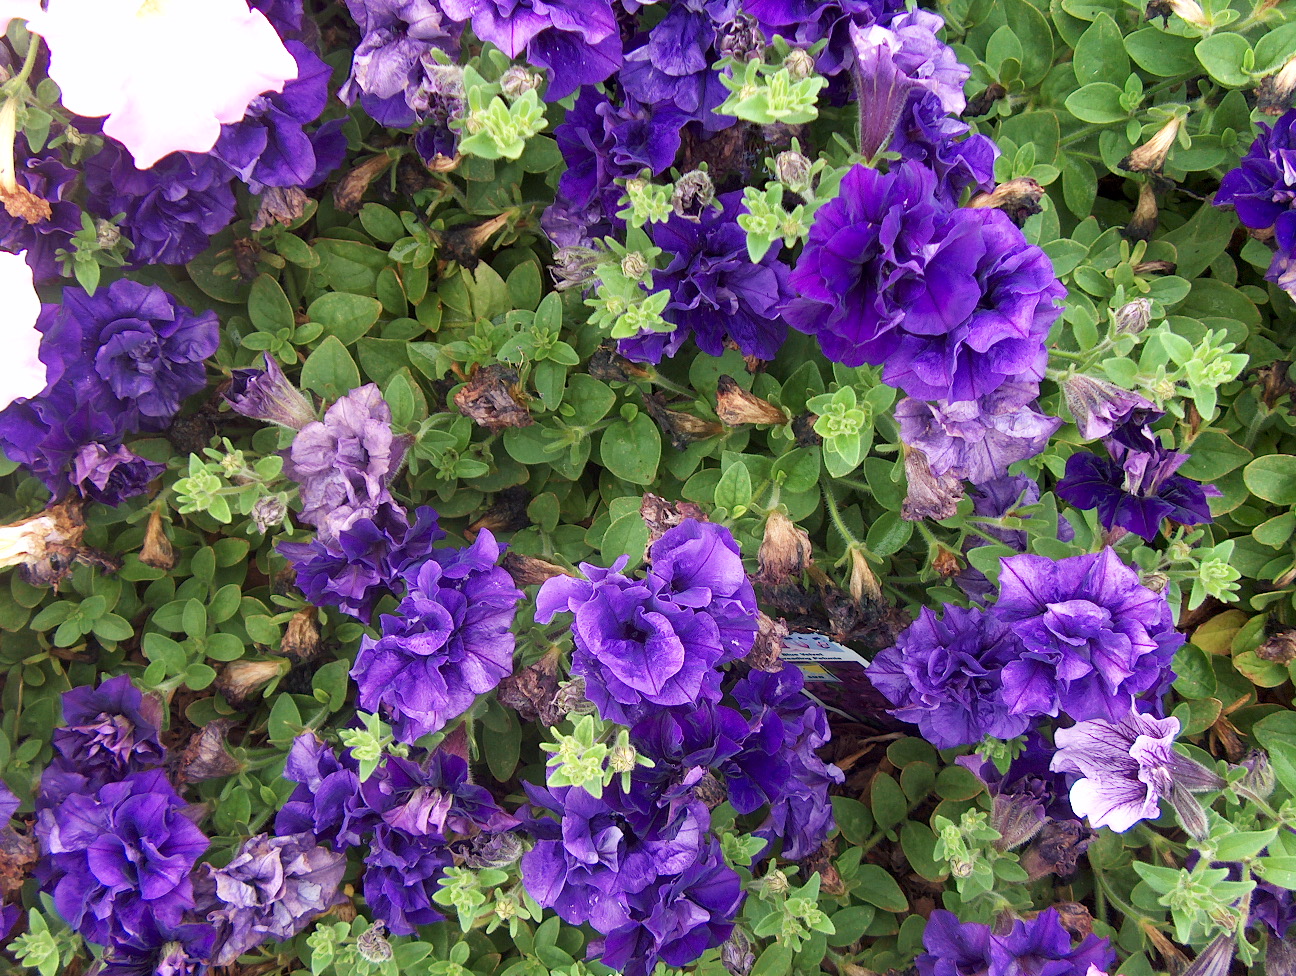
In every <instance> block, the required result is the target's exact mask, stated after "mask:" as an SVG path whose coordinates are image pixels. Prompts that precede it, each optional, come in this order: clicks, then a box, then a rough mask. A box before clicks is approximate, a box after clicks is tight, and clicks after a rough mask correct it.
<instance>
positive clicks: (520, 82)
mask: <svg viewBox="0 0 1296 976" xmlns="http://www.w3.org/2000/svg"><path fill="white" fill-rule="evenodd" d="M461 77H462V76H461ZM462 84H463V82H462V80H461V81H460V85H461V86H462ZM539 87H540V76H539V75H538V74H536V73H535V72H534V71H528V70H527V69H526V68H524V67H522V66H521V65H520V64H515V65H513V66H512V67H511V68H509V69H508V70H507V71H505V72H504V74H503V75H502V76H501V77H500V89H501V90H502V91H503V92H504V94H505V96H506V97H508V98H521V97H522V96H523V95H525V94H526V93H527V92H529V91H535V90H536V89H537V88H539Z"/></svg>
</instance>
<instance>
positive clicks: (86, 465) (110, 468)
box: [71, 444, 166, 507]
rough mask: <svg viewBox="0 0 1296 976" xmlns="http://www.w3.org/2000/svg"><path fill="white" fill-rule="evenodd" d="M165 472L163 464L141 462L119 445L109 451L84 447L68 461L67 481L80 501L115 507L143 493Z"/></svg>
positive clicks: (139, 458) (98, 445) (93, 445)
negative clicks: (68, 473) (69, 470)
mask: <svg viewBox="0 0 1296 976" xmlns="http://www.w3.org/2000/svg"><path fill="white" fill-rule="evenodd" d="M165 470H166V465H165V464H159V463H158V462H156V461H150V460H148V459H147V458H142V457H140V456H139V455H138V454H136V453H134V452H133V451H130V450H128V449H127V448H125V447H123V446H122V445H120V444H119V445H118V446H117V449H116V450H113V451H110V450H108V449H107V448H106V447H104V446H103V445H102V444H87V445H85V446H84V447H83V448H81V450H79V451H77V453H76V457H75V458H73V460H72V475H71V481H72V484H73V486H74V487H75V488H76V489H77V491H79V492H80V493H81V497H83V498H89V499H91V500H92V501H96V502H99V504H101V505H112V506H114V507H116V506H117V505H120V504H121V503H122V502H123V501H125V500H126V499H127V498H134V497H135V496H136V495H142V494H144V493H145V492H147V491H148V486H149V482H151V481H152V480H153V479H154V478H156V477H157V476H158V475H160V474H161V473H162V472H163V471H165Z"/></svg>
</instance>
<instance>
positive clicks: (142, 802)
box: [36, 770, 208, 943]
mask: <svg viewBox="0 0 1296 976" xmlns="http://www.w3.org/2000/svg"><path fill="white" fill-rule="evenodd" d="M184 806H185V803H184V801H183V800H182V799H181V798H180V797H179V795H177V793H176V792H175V789H174V788H173V787H172V786H171V784H170V783H169V782H167V778H166V774H165V773H163V772H162V771H161V770H153V771H150V772H142V773H132V774H130V775H129V776H127V777H126V778H124V779H122V780H119V781H116V782H112V783H107V784H105V785H103V786H101V787H100V788H99V789H98V790H97V791H96V792H93V793H73V794H71V795H70V796H68V797H66V798H65V799H63V800H62V801H61V802H60V803H58V804H56V805H54V806H48V807H43V808H42V809H40V810H39V811H38V819H37V823H36V836H37V838H38V839H39V840H40V845H41V850H42V851H43V852H44V854H45V856H44V858H43V859H42V863H41V864H40V865H38V875H39V876H40V878H41V881H42V883H43V887H44V889H45V890H46V891H52V893H53V896H54V906H55V908H57V909H58V912H59V914H60V915H62V916H63V918H65V919H66V920H67V922H68V924H69V925H70V926H71V927H72V928H73V929H74V930H76V931H77V932H79V933H80V934H81V935H82V936H84V937H85V938H86V939H88V940H90V941H91V942H100V943H107V942H109V941H110V940H114V941H115V940H116V939H117V938H118V937H119V935H120V934H125V935H126V936H128V937H129V936H130V935H132V934H137V933H139V932H141V931H142V927H143V926H145V925H147V924H148V923H149V922H152V923H154V924H157V925H178V924H179V923H180V919H181V916H182V915H183V914H184V911H185V909H187V908H192V907H193V906H194V897H193V884H192V883H191V881H190V877H189V874H190V871H192V869H193V867H194V865H195V864H196V863H197V861H198V858H199V857H200V856H201V855H202V854H203V852H204V851H206V850H207V846H208V844H207V838H206V837H205V836H204V835H203V832H202V831H201V830H199V829H198V828H197V827H196V826H194V824H193V823H192V822H191V821H190V820H189V819H188V818H187V817H185V815H184V812H183V808H184Z"/></svg>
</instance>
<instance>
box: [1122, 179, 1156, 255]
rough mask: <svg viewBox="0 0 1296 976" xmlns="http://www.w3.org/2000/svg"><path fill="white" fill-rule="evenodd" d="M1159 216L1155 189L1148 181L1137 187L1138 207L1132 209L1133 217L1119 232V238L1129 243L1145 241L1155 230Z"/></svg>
mask: <svg viewBox="0 0 1296 976" xmlns="http://www.w3.org/2000/svg"><path fill="white" fill-rule="evenodd" d="M1159 214H1160V211H1159V210H1158V209H1157V199H1156V189H1155V188H1154V187H1153V186H1152V183H1151V181H1149V182H1147V183H1144V184H1143V185H1142V186H1141V187H1139V198H1138V206H1137V207H1135V208H1134V216H1133V217H1131V218H1130V222H1129V223H1128V224H1126V225H1125V227H1124V229H1123V230H1122V231H1121V236H1122V237H1124V238H1126V239H1127V240H1131V241H1146V240H1147V239H1148V238H1150V237H1151V236H1152V234H1153V232H1154V231H1155V230H1156V228H1157V218H1158V216H1159Z"/></svg>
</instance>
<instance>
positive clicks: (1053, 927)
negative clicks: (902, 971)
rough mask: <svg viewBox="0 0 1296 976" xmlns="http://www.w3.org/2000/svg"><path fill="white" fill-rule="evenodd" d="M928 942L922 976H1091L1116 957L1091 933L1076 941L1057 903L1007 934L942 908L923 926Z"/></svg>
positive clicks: (922, 959)
mask: <svg viewBox="0 0 1296 976" xmlns="http://www.w3.org/2000/svg"><path fill="white" fill-rule="evenodd" d="M923 946H924V947H925V948H926V950H927V951H926V952H924V953H923V954H922V955H920V956H919V957H918V958H917V959H916V960H914V965H915V966H916V967H917V969H918V973H919V976H968V974H973V973H978V974H985V976H1023V974H1028V973H1031V974H1036V973H1038V974H1045V973H1047V974H1048V976H1086V974H1087V973H1089V972H1090V967H1094V968H1096V969H1097V970H1098V971H1099V972H1106V970H1107V969H1109V968H1110V967H1111V966H1112V965H1113V964H1114V963H1115V961H1116V953H1115V952H1114V951H1113V949H1112V947H1111V943H1110V942H1109V941H1108V940H1107V939H1103V938H1099V937H1098V936H1096V935H1093V934H1090V935H1087V936H1085V937H1084V939H1083V940H1082V941H1081V942H1080V944H1079V945H1072V943H1071V934H1070V933H1069V932H1068V931H1067V930H1066V929H1065V928H1063V927H1062V921H1061V919H1060V918H1059V917H1058V913H1057V909H1055V908H1047V909H1045V910H1044V911H1042V912H1041V913H1040V914H1039V915H1037V916H1036V917H1035V918H1033V919H1031V920H1030V921H1024V920H1022V919H1017V920H1016V921H1014V922H1013V923H1012V928H1011V929H1009V930H1008V931H1007V932H1005V933H1004V934H1002V935H998V934H995V933H993V932H991V930H990V926H988V925H982V924H980V923H978V922H960V921H959V919H958V916H956V915H955V914H954V913H953V912H947V911H944V910H943V909H937V910H936V911H934V912H932V914H931V918H930V919H929V920H928V922H927V927H926V929H924V930H923Z"/></svg>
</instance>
